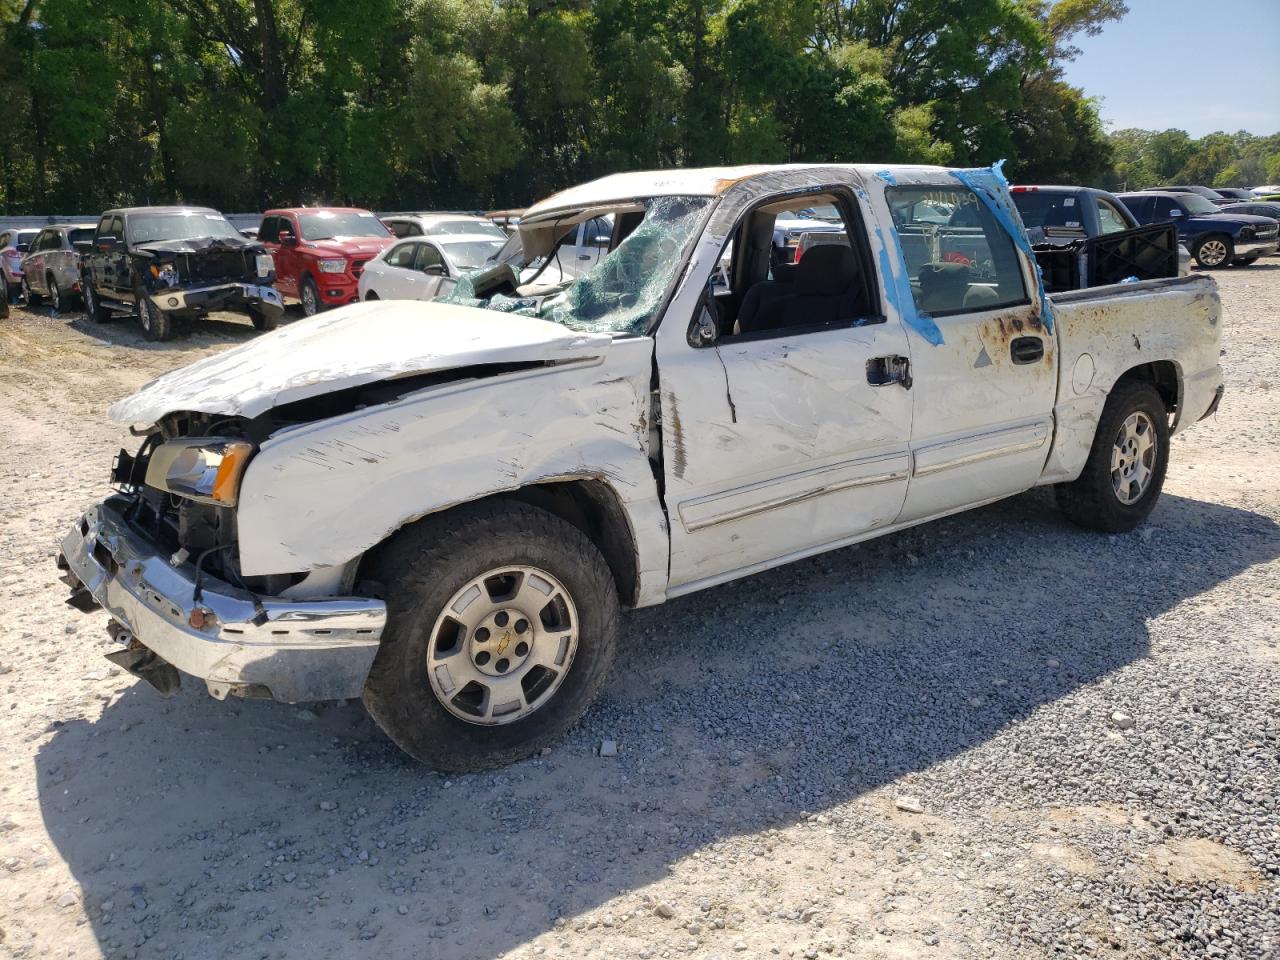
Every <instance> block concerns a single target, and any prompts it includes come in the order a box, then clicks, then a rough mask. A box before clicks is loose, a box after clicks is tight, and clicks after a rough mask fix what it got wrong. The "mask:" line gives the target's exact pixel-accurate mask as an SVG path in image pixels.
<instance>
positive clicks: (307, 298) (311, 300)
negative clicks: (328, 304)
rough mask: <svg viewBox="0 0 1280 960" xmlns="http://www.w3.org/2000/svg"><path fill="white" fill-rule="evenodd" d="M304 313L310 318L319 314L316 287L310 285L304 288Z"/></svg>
mask: <svg viewBox="0 0 1280 960" xmlns="http://www.w3.org/2000/svg"><path fill="white" fill-rule="evenodd" d="M302 312H303V314H304V315H306V316H308V317H314V316H315V315H316V313H317V312H318V306H317V304H316V291H315V287H313V286H311V285H310V284H307V285H306V286H305V287H303V288H302Z"/></svg>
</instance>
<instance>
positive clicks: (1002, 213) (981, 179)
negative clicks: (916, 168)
mask: <svg viewBox="0 0 1280 960" xmlns="http://www.w3.org/2000/svg"><path fill="white" fill-rule="evenodd" d="M1003 166H1004V161H1003V160H998V161H996V162H995V163H993V164H992V165H991V166H990V167H978V168H977V169H974V170H952V171H951V175H952V176H953V177H955V178H956V179H957V180H959V181H960V182H961V183H963V184H964V185H965V186H966V187H968V188H969V189H970V190H972V191H973V192H974V193H975V194H976V195H977V197H978V199H979V200H981V201H982V203H983V205H984V206H985V207H986V208H987V209H988V210H990V211H991V215H992V216H993V217H995V218H996V222H997V223H999V224H1000V227H1001V229H1003V230H1004V231H1005V232H1006V233H1008V234H1009V236H1010V237H1012V238H1013V242H1014V244H1015V245H1016V246H1017V248H1018V249H1019V250H1021V251H1022V252H1023V253H1025V254H1026V255H1027V256H1028V257H1029V258H1030V260H1031V265H1032V266H1033V267H1035V270H1036V285H1037V286H1038V287H1039V288H1040V318H1041V320H1042V321H1044V327H1045V329H1046V330H1048V331H1049V332H1050V333H1052V332H1053V307H1052V306H1051V305H1050V304H1049V297H1048V295H1047V294H1046V293H1045V292H1044V278H1043V277H1042V276H1041V273H1040V265H1039V264H1038V263H1036V254H1035V251H1034V250H1032V249H1031V240H1030V239H1028V237H1027V231H1026V228H1025V227H1023V225H1022V216H1021V215H1020V214H1019V213H1018V208H1017V207H1016V206H1015V205H1014V202H1013V197H1012V195H1010V193H1009V181H1008V180H1006V179H1005V177H1004V171H1003V170H1002V169H1001V168H1002V167H1003Z"/></svg>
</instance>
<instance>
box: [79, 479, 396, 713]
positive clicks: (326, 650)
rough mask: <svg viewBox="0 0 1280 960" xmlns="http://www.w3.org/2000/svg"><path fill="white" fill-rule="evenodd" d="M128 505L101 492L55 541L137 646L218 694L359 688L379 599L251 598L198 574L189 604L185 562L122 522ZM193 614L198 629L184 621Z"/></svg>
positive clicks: (376, 627) (301, 695)
mask: <svg viewBox="0 0 1280 960" xmlns="http://www.w3.org/2000/svg"><path fill="white" fill-rule="evenodd" d="M129 502H130V501H129V500H127V499H126V498H124V497H110V498H108V499H107V500H105V501H103V502H102V503H100V504H99V505H98V506H96V507H93V508H91V509H90V510H89V511H88V512H86V513H85V515H84V516H83V517H82V518H81V519H80V522H79V523H77V524H76V525H75V526H74V527H72V529H71V531H70V532H69V533H68V534H67V535H66V537H64V538H63V541H62V554H63V557H64V558H65V560H66V564H67V568H68V570H69V572H70V573H71V574H73V575H74V577H75V578H76V579H77V580H79V581H80V583H81V584H83V586H84V587H85V589H87V590H88V591H89V593H90V594H92V596H93V598H94V599H95V600H96V601H97V602H98V603H99V604H101V605H102V606H103V607H105V608H106V610H107V612H108V613H110V614H111V616H112V617H114V618H115V619H116V620H117V621H118V622H119V623H120V624H122V625H123V626H124V628H125V629H126V630H127V631H128V632H130V633H132V634H133V636H134V637H135V638H136V639H137V640H138V641H139V642H140V643H141V644H142V645H143V646H145V647H146V648H147V649H149V650H151V651H152V652H154V653H155V654H156V655H157V656H159V657H160V658H161V659H163V660H165V661H167V662H168V663H170V664H172V665H173V666H175V667H177V668H178V669H179V670H181V671H182V672H183V673H187V674H191V675H192V676H194V677H198V678H200V679H202V680H204V681H205V683H206V685H207V686H208V688H209V693H210V694H212V695H213V696H215V697H217V698H218V699H219V700H221V699H223V698H224V697H226V696H227V695H228V694H236V695H242V696H262V695H269V696H271V697H272V698H273V699H275V700H282V701H285V702H287V703H297V702H300V701H307V700H339V699H346V698H350V697H358V696H359V695H360V691H361V688H362V687H363V686H364V680H365V677H366V675H367V674H368V672H369V668H370V666H372V664H373V658H374V656H375V655H376V654H377V652H378V641H379V640H380V638H381V636H382V628H383V626H384V624H385V623H386V616H387V610H386V605H385V604H384V603H383V602H382V601H381V600H369V599H364V598H361V597H336V598H330V599H325V600H288V599H280V598H268V597H262V598H258V599H255V598H254V597H253V596H252V595H251V594H249V593H248V592H246V591H244V590H240V589H238V588H236V587H233V586H231V585H230V584H227V583H224V582H222V581H220V580H216V579H212V578H210V577H208V576H205V577H203V578H202V582H201V598H200V600H199V602H196V601H195V600H194V595H195V568H194V565H193V564H192V563H191V562H190V561H187V562H184V563H182V564H180V565H179V566H177V567H175V566H173V565H172V564H171V563H170V560H169V558H168V557H166V556H163V555H162V554H161V552H160V551H159V550H158V548H157V547H156V546H155V545H154V544H152V543H151V542H150V541H148V540H147V539H146V538H145V537H144V536H142V535H141V534H139V533H138V532H137V531H135V530H133V529H132V528H130V527H129V526H128V524H127V523H126V522H125V519H124V510H125V509H126V508H127V506H128V504H129ZM197 610H199V611H200V614H199V615H198V616H197V617H195V618H193V617H192V614H193V613H194V612H196V611H197ZM210 614H212V616H209V615H210ZM201 617H203V619H205V620H206V621H207V622H206V623H205V624H204V626H203V627H201V628H197V627H194V626H192V625H191V623H192V620H193V619H195V620H197V621H198V620H200V619H201Z"/></svg>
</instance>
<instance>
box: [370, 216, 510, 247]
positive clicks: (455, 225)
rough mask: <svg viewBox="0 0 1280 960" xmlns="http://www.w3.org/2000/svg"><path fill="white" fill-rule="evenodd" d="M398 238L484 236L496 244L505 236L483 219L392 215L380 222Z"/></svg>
mask: <svg viewBox="0 0 1280 960" xmlns="http://www.w3.org/2000/svg"><path fill="white" fill-rule="evenodd" d="M382 222H383V223H385V224H386V225H387V229H388V230H390V231H391V232H392V233H393V234H395V235H396V236H397V237H401V238H403V237H450V236H468V237H475V236H487V237H489V238H490V239H496V240H498V241H499V242H502V241H505V240H506V239H507V232H506V231H505V230H503V229H502V227H500V226H499V225H498V224H496V223H494V222H493V221H492V220H490V219H488V218H486V217H473V216H470V215H469V214H463V213H394V214H387V215H386V216H384V217H383V218H382Z"/></svg>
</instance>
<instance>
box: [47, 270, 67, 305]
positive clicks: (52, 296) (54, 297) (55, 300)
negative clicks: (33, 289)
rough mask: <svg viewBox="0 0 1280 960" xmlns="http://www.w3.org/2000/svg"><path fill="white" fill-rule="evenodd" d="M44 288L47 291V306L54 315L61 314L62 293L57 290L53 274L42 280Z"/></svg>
mask: <svg viewBox="0 0 1280 960" xmlns="http://www.w3.org/2000/svg"><path fill="white" fill-rule="evenodd" d="M44 284H45V288H46V289H47V290H48V291H49V306H50V308H52V310H53V312H54V313H61V312H62V307H63V303H62V291H61V290H60V289H59V288H58V278H57V277H55V276H54V275H53V274H49V275H48V276H47V277H45V280H44Z"/></svg>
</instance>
